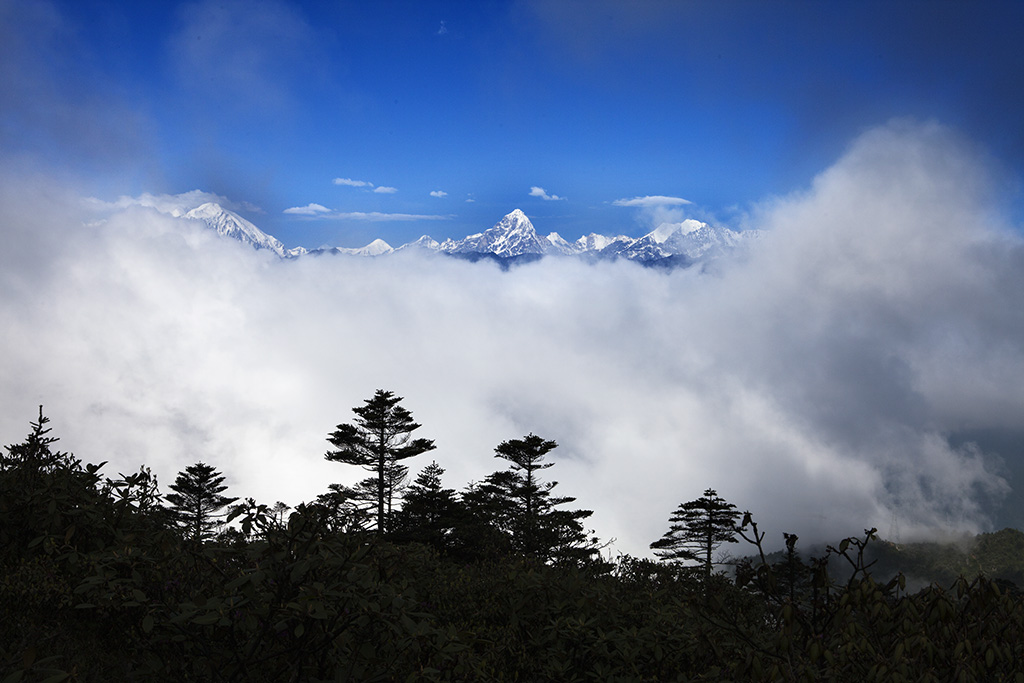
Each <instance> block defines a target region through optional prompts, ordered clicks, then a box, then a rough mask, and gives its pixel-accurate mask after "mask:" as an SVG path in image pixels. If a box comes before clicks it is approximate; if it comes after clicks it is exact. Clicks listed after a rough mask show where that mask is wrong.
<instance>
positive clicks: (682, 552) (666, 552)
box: [651, 489, 740, 577]
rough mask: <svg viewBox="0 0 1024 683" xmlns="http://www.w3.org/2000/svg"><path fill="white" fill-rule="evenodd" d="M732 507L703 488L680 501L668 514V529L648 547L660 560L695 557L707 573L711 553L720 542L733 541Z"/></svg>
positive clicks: (734, 507) (734, 508)
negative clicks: (674, 509)
mask: <svg viewBox="0 0 1024 683" xmlns="http://www.w3.org/2000/svg"><path fill="white" fill-rule="evenodd" d="M739 516H740V515H739V512H737V511H736V506H735V505H733V504H732V503H729V502H727V501H726V500H725V499H724V498H721V497H719V495H718V493H717V492H716V491H715V490H714V489H706V490H705V491H704V495H703V496H701V497H700V498H698V499H697V500H691V501H690V502H688V503H681V504H680V505H679V507H678V508H676V511H675V512H673V513H672V515H671V516H670V517H669V522H671V525H670V526H669V529H668V531H666V532H665V535H664V536H662V537H661V538H659V539H658V540H657V541H655V542H654V543H651V549H652V550H654V554H655V555H657V556H658V557H660V558H662V559H664V560H695V561H698V562H701V563H702V564H703V565H704V571H705V574H706V576H708V577H710V576H711V567H712V561H711V555H712V553H713V552H714V551H715V549H716V548H718V547H719V546H720V545H722V544H723V543H735V542H736V520H737V518H738V517H739Z"/></svg>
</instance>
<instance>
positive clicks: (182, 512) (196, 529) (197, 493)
mask: <svg viewBox="0 0 1024 683" xmlns="http://www.w3.org/2000/svg"><path fill="white" fill-rule="evenodd" d="M171 489H172V490H173V491H174V493H169V494H167V495H166V496H165V499H166V500H167V502H168V503H170V504H171V511H172V513H173V518H174V520H175V521H176V522H177V523H178V524H179V525H181V528H182V529H183V530H184V531H185V535H186V537H187V538H189V539H190V540H192V541H206V540H209V539H211V538H213V536H214V535H215V530H216V529H217V527H218V525H219V524H220V517H223V516H224V515H223V514H219V513H220V510H223V509H224V508H225V507H227V506H228V505H230V504H231V503H234V502H235V501H236V500H238V498H229V497H228V496H224V495H221V494H222V493H224V492H225V491H226V490H227V489H228V487H227V485H226V484H225V483H224V475H222V474H221V473H220V472H218V471H217V470H216V469H215V468H214V467H212V466H211V465H207V464H206V463H203V462H197V463H196V464H194V465H189V466H188V467H186V468H185V471H184V472H179V473H178V477H177V479H175V480H174V483H173V484H171Z"/></svg>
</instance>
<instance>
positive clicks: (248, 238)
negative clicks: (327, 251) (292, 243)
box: [185, 202, 305, 258]
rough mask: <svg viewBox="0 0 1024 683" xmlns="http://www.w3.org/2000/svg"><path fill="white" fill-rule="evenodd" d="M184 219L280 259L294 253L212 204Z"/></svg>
mask: <svg viewBox="0 0 1024 683" xmlns="http://www.w3.org/2000/svg"><path fill="white" fill-rule="evenodd" d="M185 218H191V219H193V220H198V221H202V222H203V223H205V224H206V225H207V227H209V228H211V229H213V230H216V231H217V233H218V234H220V235H224V236H225V237H231V238H233V239H236V240H238V241H239V242H243V243H245V244H248V245H249V246H251V247H253V248H254V249H269V250H270V251H272V252H274V253H275V254H277V255H278V256H280V257H282V258H284V257H286V256H289V255H292V254H290V251H295V250H286V249H285V248H284V245H283V244H282V243H281V242H280V241H279V240H278V239H276V238H274V237H271V236H270V235H268V234H267V233H265V232H263V231H262V230H260V229H259V228H257V227H256V226H255V225H253V224H252V223H250V222H249V221H247V220H245V219H244V218H242V217H241V216H239V215H238V214H237V213H235V212H234V211H228V210H227V209H225V208H224V207H222V206H221V205H220V204H216V203H214V202H206V203H205V204H200V205H199V206H197V207H196V208H194V209H192V210H191V211H189V212H188V213H186V214H185ZM303 251H305V250H303Z"/></svg>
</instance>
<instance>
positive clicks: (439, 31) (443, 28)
mask: <svg viewBox="0 0 1024 683" xmlns="http://www.w3.org/2000/svg"><path fill="white" fill-rule="evenodd" d="M446 33H448V27H447V26H445V25H444V22H443V21H442V22H441V28H439V29H437V35H439V36H443V35H444V34H446Z"/></svg>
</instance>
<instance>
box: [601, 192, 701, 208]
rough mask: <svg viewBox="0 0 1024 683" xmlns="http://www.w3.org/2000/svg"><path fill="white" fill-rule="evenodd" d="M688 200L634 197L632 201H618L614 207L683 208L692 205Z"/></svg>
mask: <svg viewBox="0 0 1024 683" xmlns="http://www.w3.org/2000/svg"><path fill="white" fill-rule="evenodd" d="M692 203H693V202H691V201H690V200H688V199H683V198H682V197H665V196H662V195H648V196H646V197H633V198H632V199H616V200H615V201H614V202H612V206H638V207H641V208H653V207H659V206H682V205H684V204H692Z"/></svg>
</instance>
